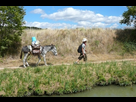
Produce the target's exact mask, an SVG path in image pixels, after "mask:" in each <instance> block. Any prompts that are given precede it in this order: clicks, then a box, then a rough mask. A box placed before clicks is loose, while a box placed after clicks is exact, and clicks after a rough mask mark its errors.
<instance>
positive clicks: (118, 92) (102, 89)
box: [43, 85, 136, 97]
mask: <svg viewBox="0 0 136 102" xmlns="http://www.w3.org/2000/svg"><path fill="white" fill-rule="evenodd" d="M43 97H136V85H133V86H132V87H131V86H126V87H125V86H122V87H121V86H118V85H110V86H96V87H94V88H93V89H91V90H87V91H84V92H80V93H76V94H64V95H52V96H43Z"/></svg>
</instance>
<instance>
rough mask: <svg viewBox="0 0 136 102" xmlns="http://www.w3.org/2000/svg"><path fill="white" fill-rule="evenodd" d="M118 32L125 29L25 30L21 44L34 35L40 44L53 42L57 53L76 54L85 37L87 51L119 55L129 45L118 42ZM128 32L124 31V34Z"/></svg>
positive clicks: (28, 41)
mask: <svg viewBox="0 0 136 102" xmlns="http://www.w3.org/2000/svg"><path fill="white" fill-rule="evenodd" d="M120 33H121V34H122V33H125V31H124V32H121V31H120V30H118V29H102V28H92V29H88V28H86V29H84V28H78V29H44V30H31V31H30V30H25V31H24V33H23V34H22V46H24V45H28V44H31V37H32V36H35V37H36V38H37V40H39V41H40V43H41V45H49V44H55V45H56V47H57V50H58V54H59V55H61V56H66V55H67V56H68V55H70V56H73V55H76V54H77V48H78V46H79V45H80V44H81V43H82V39H83V38H87V39H88V42H87V47H86V49H87V53H94V54H110V53H113V52H114V53H115V54H120V55H121V54H122V53H123V54H124V53H126V52H127V50H129V48H128V49H127V48H126V46H129V45H127V44H126V43H125V45H124V44H123V43H124V42H123V43H122V42H120V40H121V39H122V38H121V36H123V34H122V35H121V34H120ZM129 33H131V32H129ZM129 33H128V31H126V35H129ZM124 48H125V49H124ZM133 48H134V47H133ZM123 51H124V52H123ZM118 52H120V53H118Z"/></svg>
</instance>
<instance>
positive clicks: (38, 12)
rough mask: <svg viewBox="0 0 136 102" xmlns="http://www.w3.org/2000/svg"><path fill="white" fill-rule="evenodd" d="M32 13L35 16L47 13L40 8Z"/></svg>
mask: <svg viewBox="0 0 136 102" xmlns="http://www.w3.org/2000/svg"><path fill="white" fill-rule="evenodd" d="M31 13H35V14H45V12H44V11H43V10H42V9H40V8H38V9H34V10H33V11H31Z"/></svg>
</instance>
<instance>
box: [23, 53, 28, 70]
mask: <svg viewBox="0 0 136 102" xmlns="http://www.w3.org/2000/svg"><path fill="white" fill-rule="evenodd" d="M27 55H28V53H24V59H23V66H24V68H26V66H25V62H26V58H27Z"/></svg>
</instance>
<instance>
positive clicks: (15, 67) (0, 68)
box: [0, 59, 136, 70]
mask: <svg viewBox="0 0 136 102" xmlns="http://www.w3.org/2000/svg"><path fill="white" fill-rule="evenodd" d="M111 61H117V62H119V61H136V59H114V60H106V61H93V62H91V61H90V62H91V63H102V62H111ZM70 64H72V63H63V65H70ZM56 65H62V64H54V65H52V66H56ZM4 68H9V69H17V68H24V67H23V66H14V67H13V66H12V67H6V66H5V67H0V70H2V69H4Z"/></svg>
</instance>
